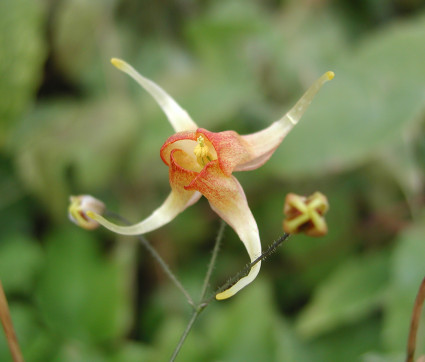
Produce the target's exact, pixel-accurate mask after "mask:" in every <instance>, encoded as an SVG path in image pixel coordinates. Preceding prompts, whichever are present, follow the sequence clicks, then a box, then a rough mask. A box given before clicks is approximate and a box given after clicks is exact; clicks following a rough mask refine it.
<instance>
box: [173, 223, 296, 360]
mask: <svg viewBox="0 0 425 362" xmlns="http://www.w3.org/2000/svg"><path fill="white" fill-rule="evenodd" d="M224 227H225V223H224V222H222V224H221V226H220V229H219V231H218V235H217V238H216V241H215V245H214V250H213V253H212V256H211V261H210V264H209V266H208V270H207V274H206V276H205V280H204V285H203V288H202V293H201V301H200V302H199V304H198V305H197V306H196V309H195V310H194V311H193V314H192V317H191V318H190V320H189V323H188V324H187V326H186V329H185V330H184V332H183V334H182V336H181V337H180V340H179V343H178V344H177V346H176V348H175V350H174V352H173V355H172V356H171V359H170V362H173V361H174V360H175V359H176V357H177V355H178V353H179V352H180V349H181V348H182V346H183V343H184V341H185V340H186V337H187V336H188V334H189V332H190V331H191V329H192V327H193V325H194V323H195V321H196V320H197V319H198V317H199V315H200V314H201V312H202V311H203V310H204V309H205V308H206V307H207V306H208V304H210V303H211V302H212V301H213V300H214V299H215V296H216V294H217V293H220V292H221V291H223V290H225V289H227V288H229V287H230V286H231V285H232V284H234V283H236V282H237V281H238V280H239V279H241V278H243V277H244V276H246V275H248V273H249V271H250V269H251V268H252V267H253V266H254V265H255V264H257V263H258V262H260V261H261V260H264V259H266V258H267V257H268V256H270V255H271V254H272V253H274V252H275V251H276V249H277V247H278V246H279V245H281V244H282V243H283V242H284V241H285V240H288V239H289V237H290V236H291V234H287V233H285V234H283V235H282V236H281V237H280V238H279V239H277V240H276V241H274V242H273V243H272V244H271V245H270V246H269V247H268V248H267V250H266V251H265V252H264V253H262V254H261V255H260V256H259V257H258V258H257V259H255V260H254V261H253V262H252V263H250V264H247V265H246V266H245V268H243V269H242V270H241V271H240V272H239V273H237V274H236V275H235V276H233V277H232V278H230V279H229V280H228V281H227V282H226V283H225V284H223V285H222V286H221V287H220V288H218V290H217V291H216V292H215V293H213V294H212V295H211V296H210V297H209V298H207V299H205V300H203V298H204V297H205V294H206V291H207V288H208V284H209V281H210V278H211V274H212V270H213V268H214V265H215V261H216V259H217V255H218V251H219V249H220V243H221V239H222V238H223V234H224Z"/></svg>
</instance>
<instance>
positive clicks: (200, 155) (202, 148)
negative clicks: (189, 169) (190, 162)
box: [193, 136, 213, 167]
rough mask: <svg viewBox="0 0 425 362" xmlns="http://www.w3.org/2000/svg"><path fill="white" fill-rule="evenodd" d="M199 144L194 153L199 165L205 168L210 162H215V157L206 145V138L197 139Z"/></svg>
mask: <svg viewBox="0 0 425 362" xmlns="http://www.w3.org/2000/svg"><path fill="white" fill-rule="evenodd" d="M197 142H198V144H197V145H196V146H195V148H194V150H193V153H194V154H195V156H196V160H197V161H198V164H199V165H200V166H202V167H204V166H205V165H206V164H207V163H208V162H210V161H212V160H213V156H212V155H211V152H210V150H209V147H208V146H207V145H206V144H205V140H204V137H202V136H199V137H198V138H197Z"/></svg>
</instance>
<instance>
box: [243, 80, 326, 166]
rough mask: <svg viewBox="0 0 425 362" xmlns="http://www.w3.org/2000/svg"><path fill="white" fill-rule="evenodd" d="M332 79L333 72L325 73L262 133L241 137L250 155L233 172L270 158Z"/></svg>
mask: <svg viewBox="0 0 425 362" xmlns="http://www.w3.org/2000/svg"><path fill="white" fill-rule="evenodd" d="M333 77H334V73H333V72H326V73H325V74H323V75H322V76H321V77H320V78H319V79H317V80H316V81H315V82H314V83H313V85H312V86H311V87H310V88H309V89H308V90H307V91H306V92H305V93H304V95H303V96H302V97H301V98H300V99H299V101H298V102H297V103H296V104H295V106H293V107H292V109H291V110H290V111H289V112H288V113H286V114H285V115H284V116H283V117H282V118H281V119H280V120H278V121H276V122H274V123H272V124H271V125H270V126H269V127H268V128H266V129H264V130H262V131H259V132H256V133H253V134H250V135H246V136H241V138H242V139H243V140H244V141H245V142H246V143H247V144H248V149H250V152H251V155H250V158H249V159H248V160H247V161H245V162H242V163H240V164H239V165H238V166H236V167H235V171H248V170H254V169H256V168H258V167H260V166H262V165H263V164H264V163H265V162H266V161H267V160H268V159H269V158H270V157H271V155H272V154H273V152H274V151H275V150H276V148H277V147H278V146H279V145H280V143H281V142H282V141H283V139H284V138H285V136H286V135H287V134H288V133H289V131H291V130H292V128H294V126H295V125H296V124H297V123H298V121H299V120H300V118H301V116H302V115H303V114H304V112H305V111H306V110H307V108H308V106H309V105H310V103H311V101H312V100H313V98H314V96H315V95H316V94H317V92H318V91H319V90H320V88H321V87H322V85H323V84H325V83H326V82H327V81H328V80H331V79H333Z"/></svg>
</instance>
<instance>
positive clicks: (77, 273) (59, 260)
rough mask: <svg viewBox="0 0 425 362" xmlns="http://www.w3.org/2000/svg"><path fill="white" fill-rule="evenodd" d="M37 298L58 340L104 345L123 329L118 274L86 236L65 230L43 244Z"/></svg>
mask: <svg viewBox="0 0 425 362" xmlns="http://www.w3.org/2000/svg"><path fill="white" fill-rule="evenodd" d="M37 296H38V300H39V305H40V309H41V311H42V313H43V316H44V318H45V320H46V321H47V322H48V324H49V325H50V326H51V328H52V329H53V330H54V331H55V333H56V334H57V335H58V336H61V337H63V338H68V339H77V340H79V341H85V342H88V343H90V342H91V343H93V342H105V341H108V340H111V339H112V338H117V337H118V336H120V335H121V334H122V333H123V332H124V330H125V328H126V323H127V313H128V311H129V310H128V303H129V301H128V300H127V296H126V295H125V293H124V288H123V285H122V281H121V271H120V270H119V269H118V268H117V267H116V266H115V265H114V264H112V263H111V261H108V260H105V259H104V258H102V257H101V254H100V251H99V250H98V246H97V245H96V244H95V240H94V239H93V238H92V237H91V236H90V235H89V234H88V233H87V232H86V231H81V230H75V228H69V229H64V230H63V231H61V232H56V233H53V234H52V235H50V237H49V238H48V239H47V240H46V264H45V268H44V270H43V273H42V276H41V280H40V282H39V286H38V291H37Z"/></svg>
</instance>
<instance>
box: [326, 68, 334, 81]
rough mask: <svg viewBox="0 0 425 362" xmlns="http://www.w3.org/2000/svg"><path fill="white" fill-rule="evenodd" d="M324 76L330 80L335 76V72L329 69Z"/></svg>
mask: <svg viewBox="0 0 425 362" xmlns="http://www.w3.org/2000/svg"><path fill="white" fill-rule="evenodd" d="M326 76H327V77H328V79H329V80H332V79H334V77H335V73H334V72H332V71H331V70H330V71H328V72H326Z"/></svg>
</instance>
